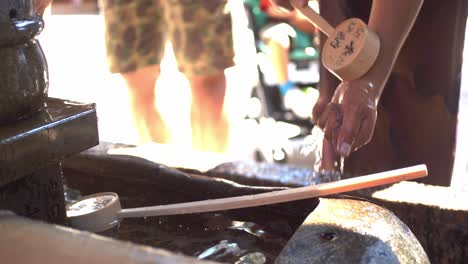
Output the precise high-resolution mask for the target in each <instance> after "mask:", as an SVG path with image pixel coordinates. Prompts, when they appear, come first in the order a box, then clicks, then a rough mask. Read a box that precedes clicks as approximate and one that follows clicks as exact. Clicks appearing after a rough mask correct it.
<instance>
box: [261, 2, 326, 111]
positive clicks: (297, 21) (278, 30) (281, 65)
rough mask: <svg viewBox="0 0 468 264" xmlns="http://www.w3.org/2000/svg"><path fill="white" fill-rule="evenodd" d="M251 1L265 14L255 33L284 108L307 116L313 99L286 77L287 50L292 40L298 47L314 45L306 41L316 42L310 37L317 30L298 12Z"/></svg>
mask: <svg viewBox="0 0 468 264" xmlns="http://www.w3.org/2000/svg"><path fill="white" fill-rule="evenodd" d="M254 1H255V2H257V5H258V6H259V7H260V10H262V11H263V12H264V13H265V14H266V15H267V17H266V21H265V22H264V23H263V25H262V26H261V27H260V29H259V30H260V32H259V34H260V38H261V40H262V41H263V42H264V43H265V45H266V53H267V55H268V58H269V60H270V62H271V63H272V65H273V69H274V73H275V76H276V82H277V83H278V88H279V91H280V93H281V95H282V97H283V104H284V107H285V108H286V109H288V110H291V111H293V113H295V114H296V115H297V116H298V117H300V118H308V117H310V115H311V107H312V106H313V101H314V100H313V99H312V98H310V97H309V96H307V95H306V94H305V93H304V92H303V91H301V89H299V87H298V86H297V85H296V84H295V83H294V82H293V81H292V80H291V79H290V77H289V73H288V65H289V62H290V51H291V50H292V48H293V45H297V44H296V43H299V46H300V45H304V44H302V43H306V44H305V45H310V48H312V47H314V46H317V44H318V43H316V42H315V43H308V42H310V40H313V41H317V38H315V37H314V36H315V35H316V33H317V32H316V29H315V27H314V26H313V25H312V24H311V23H310V22H309V21H308V20H307V19H306V18H305V17H304V16H303V15H302V14H301V13H299V12H296V11H294V10H287V9H284V8H282V7H280V6H278V5H276V4H275V3H274V2H273V1H271V0H254ZM314 2H315V1H314ZM315 3H316V2H315ZM301 42H302V43H301ZM306 51H307V50H306ZM314 52H315V50H314ZM314 55H315V54H314ZM291 56H292V55H291ZM312 56H313V55H312Z"/></svg>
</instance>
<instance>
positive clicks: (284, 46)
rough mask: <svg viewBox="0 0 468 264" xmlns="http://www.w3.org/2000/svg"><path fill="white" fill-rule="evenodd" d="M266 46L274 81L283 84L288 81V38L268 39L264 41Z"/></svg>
mask: <svg viewBox="0 0 468 264" xmlns="http://www.w3.org/2000/svg"><path fill="white" fill-rule="evenodd" d="M266 44H267V46H268V50H269V53H268V57H269V58H270V60H271V62H272V64H273V69H274V71H275V76H276V81H277V82H278V83H279V84H283V83H285V82H286V81H288V80H289V77H288V63H289V54H288V51H289V38H288V37H287V36H286V37H284V38H283V39H280V38H278V39H269V40H267V41H266Z"/></svg>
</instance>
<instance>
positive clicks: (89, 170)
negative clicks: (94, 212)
mask: <svg viewBox="0 0 468 264" xmlns="http://www.w3.org/2000/svg"><path fill="white" fill-rule="evenodd" d="M110 147H111V148H112V147H115V146H110ZM108 149H109V146H104V147H103V146H102V145H101V147H99V148H95V149H92V150H90V151H88V152H85V153H82V154H80V155H78V156H76V157H73V158H71V159H68V160H66V161H65V162H64V163H63V171H64V177H65V182H66V184H67V188H66V192H67V195H66V199H68V200H69V201H71V200H73V199H75V198H76V197H77V195H88V194H92V193H97V192H106V191H112V192H116V193H118V194H119V196H120V199H121V203H122V207H123V208H130V207H140V206H150V205H160V204H169V203H179V202H189V201H196V200H203V199H213V198H223V197H230V196H236V195H245V194H254V193H261V192H267V191H272V190H279V189H284V188H287V187H282V186H281V185H282V184H278V183H275V184H269V185H276V186H275V187H268V186H259V185H262V184H261V183H265V182H268V180H265V178H261V179H260V180H259V178H258V177H252V175H250V176H248V177H244V179H243V180H241V182H242V183H243V184H238V183H236V182H233V181H229V180H225V179H222V178H219V176H218V177H214V176H208V175H213V173H210V172H208V173H200V172H197V171H190V170H176V169H172V168H168V167H165V166H162V165H160V164H157V163H154V162H151V161H148V160H145V159H142V158H139V157H134V156H127V155H109V154H107V150H108ZM289 169H290V170H291V171H290V173H293V174H294V173H295V175H296V176H297V177H295V178H294V179H295V181H297V180H298V179H297V178H298V177H299V178H301V177H302V176H301V175H303V176H304V177H305V178H304V180H307V181H310V182H313V183H319V182H321V181H322V182H323V181H329V180H332V179H330V178H326V179H325V178H320V176H318V175H315V174H314V173H311V174H310V173H309V174H307V173H298V172H297V171H295V172H294V168H289ZM279 171H281V173H288V171H287V170H285V169H284V167H282V168H280V170H279ZM269 173H271V174H274V171H271V170H270V171H269ZM298 175H299V176H298ZM311 175H312V176H311ZM263 176H265V175H263ZM236 177H242V175H240V176H239V175H237V176H236ZM230 178H231V179H233V178H232V177H230ZM273 178H274V177H273ZM273 181H274V180H273ZM249 182H250V183H251V184H250V185H249ZM283 185H284V186H287V185H293V184H287V183H283ZM330 210H333V211H336V212H341V214H339V213H336V212H335V213H336V214H335V216H334V214H333V212H329V211H330ZM363 214H364V216H363ZM372 222H379V223H380V224H379V226H377V225H372ZM101 234H102V235H105V236H109V237H113V238H116V239H118V240H124V241H130V242H133V243H137V244H143V245H147V246H151V247H156V248H162V249H166V250H169V251H172V252H175V253H182V254H184V255H187V256H192V257H193V258H198V259H203V260H212V261H219V262H224V263H301V261H302V263H340V259H341V261H346V260H347V259H348V260H349V259H352V260H356V261H358V260H360V261H359V262H361V263H372V261H376V260H377V261H386V262H385V263H406V261H405V260H408V259H409V260H416V263H428V261H427V256H426V255H425V253H424V250H422V248H421V246H420V245H419V243H418V241H417V239H416V238H415V237H414V235H412V233H411V231H410V230H409V229H408V228H407V227H406V226H405V225H404V224H403V223H402V222H401V221H399V220H398V219H397V218H396V217H395V216H394V215H393V214H391V212H389V211H388V210H385V209H383V208H380V207H378V206H375V205H373V204H371V203H369V202H366V201H361V200H356V199H355V198H353V197H344V196H339V197H333V198H327V199H321V200H320V202H319V199H308V200H302V201H296V202H289V203H283V204H277V205H270V206H261V207H256V208H247V209H238V210H229V211H220V212H212V213H203V214H191V215H178V216H165V217H148V218H133V219H124V220H123V221H122V222H121V224H120V226H119V228H116V229H114V230H109V231H107V232H104V233H101ZM379 235H381V236H383V237H379ZM311 241H314V242H311ZM350 242H354V243H350ZM312 253H313V254H312ZM311 254H312V255H311ZM402 260H403V261H402ZM363 261H364V262H363ZM346 263H349V262H347V261H346Z"/></svg>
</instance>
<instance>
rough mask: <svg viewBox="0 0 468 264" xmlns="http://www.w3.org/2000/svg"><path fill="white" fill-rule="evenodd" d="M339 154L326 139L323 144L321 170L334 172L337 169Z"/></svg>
mask: <svg viewBox="0 0 468 264" xmlns="http://www.w3.org/2000/svg"><path fill="white" fill-rule="evenodd" d="M337 158H338V157H337V154H336V152H335V147H334V146H333V144H332V142H331V141H330V140H328V139H326V138H324V139H323V144H322V162H321V164H320V165H321V167H320V169H321V170H324V171H334V170H335V169H336V162H337Z"/></svg>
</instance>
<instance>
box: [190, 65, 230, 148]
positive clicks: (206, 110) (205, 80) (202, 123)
mask: <svg viewBox="0 0 468 264" xmlns="http://www.w3.org/2000/svg"><path fill="white" fill-rule="evenodd" d="M189 80H190V85H191V88H192V105H191V115H190V121H191V127H192V142H193V147H194V149H196V150H202V151H209V152H218V153H222V152H226V150H227V147H228V143H229V122H228V117H227V115H226V113H225V111H224V96H225V94H226V77H225V76H224V73H223V72H221V73H218V74H215V75H210V76H194V77H190V78H189Z"/></svg>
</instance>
